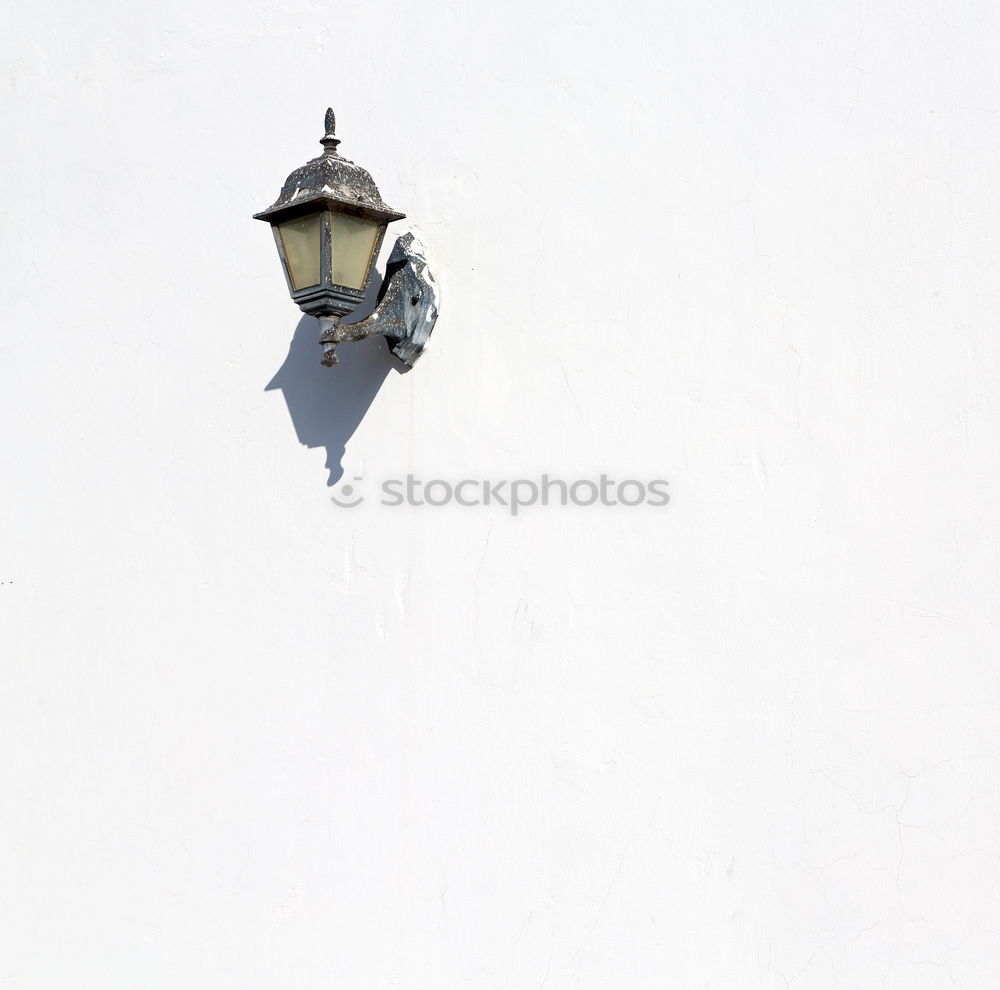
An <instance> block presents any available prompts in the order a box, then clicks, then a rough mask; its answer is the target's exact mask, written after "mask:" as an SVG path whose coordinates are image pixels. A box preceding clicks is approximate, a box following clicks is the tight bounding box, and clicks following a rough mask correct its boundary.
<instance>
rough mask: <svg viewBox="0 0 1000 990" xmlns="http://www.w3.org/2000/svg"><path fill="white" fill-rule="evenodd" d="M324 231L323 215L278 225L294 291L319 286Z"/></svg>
mask: <svg viewBox="0 0 1000 990" xmlns="http://www.w3.org/2000/svg"><path fill="white" fill-rule="evenodd" d="M322 230H323V214H322V213H311V214H309V216H307V217H299V218H298V219H297V220H286V221H285V222H284V223H283V224H279V225H278V233H279V234H280V235H281V244H282V246H283V247H284V249H285V258H286V259H287V261H288V277H289V278H290V279H291V280H292V288H293V289H306V288H308V287H309V286H310V285H319V241H320V234H321V233H322Z"/></svg>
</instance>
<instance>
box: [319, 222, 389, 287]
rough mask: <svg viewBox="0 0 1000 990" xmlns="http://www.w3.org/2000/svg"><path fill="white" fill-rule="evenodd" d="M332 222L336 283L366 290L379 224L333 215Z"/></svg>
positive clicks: (334, 279)
mask: <svg viewBox="0 0 1000 990" xmlns="http://www.w3.org/2000/svg"><path fill="white" fill-rule="evenodd" d="M330 220H331V222H332V225H333V281H334V282H335V283H336V284H337V285H346V286H347V287H348V288H349V289H363V288H364V287H365V282H366V281H367V278H368V266H369V265H370V264H371V260H372V253H373V252H374V250H375V239H376V238H377V237H378V229H379V224H378V223H377V222H376V221H374V220H366V219H365V218H364V217H355V216H351V215H350V214H347V213H331V214H330Z"/></svg>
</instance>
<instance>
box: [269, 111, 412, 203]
mask: <svg viewBox="0 0 1000 990" xmlns="http://www.w3.org/2000/svg"><path fill="white" fill-rule="evenodd" d="M336 127H337V120H336V117H335V116H334V113H333V109H332V108H328V109H327V111H326V133H325V134H324V135H323V137H322V138H320V144H322V145H323V154H322V155H320V156H319V157H318V158H314V159H312V161H309V162H306V164H305V165H301V166H300V167H299V168H297V169H295V171H294V172H292V174H291V175H289V176H288V178H287V179H285V184H284V185H283V186H282V187H281V195H280V196H279V197H278V199H277V200H276V201H275V202H274V203H273V204H272V205H271V206H269V207H268V208H267V209H266V210H263V211H261V212H260V213H255V214H254V219H255V220H267V221H269V222H270V223H280V222H281V221H282V220H287V219H291V218H292V217H296V216H301V215H302V214H305V213H314V212H315V211H316V210H317V209H323V207H324V206H333V207H334V208H337V209H340V210H343V211H345V212H348V213H355V214H357V215H359V216H364V217H370V218H371V219H373V220H381V221H382V222H383V223H390V222H391V221H393V220H402V219H403V218H404V217H405V215H406V214H405V213H397V212H396V211H395V210H394V209H392V207H391V206H387V205H386V204H385V203H384V202H383V201H382V195H381V193H379V191H378V186H376V185H375V180H374V179H373V178H372V177H371V175H369V173H368V171H367V170H366V169H363V168H362V167H361V166H360V165H355V164H354V162H352V161H348V160H347V159H346V158H342V157H341V156H340V155H339V154H338V152H337V145H338V144H340V138H338V137H337V135H336Z"/></svg>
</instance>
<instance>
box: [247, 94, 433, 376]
mask: <svg viewBox="0 0 1000 990" xmlns="http://www.w3.org/2000/svg"><path fill="white" fill-rule="evenodd" d="M324 123H325V133H324V135H323V137H322V138H321V139H320V143H321V144H322V145H323V154H322V155H320V156H319V157H318V158H313V159H312V160H311V161H309V162H307V163H306V164H305V165H302V166H301V167H300V168H297V169H295V171H294V172H292V174H291V175H289V176H288V178H287V179H286V180H285V184H284V185H283V186H282V188H281V194H280V195H279V196H278V198H277V200H275V202H274V203H273V204H272V205H271V206H269V207H268V208H267V209H266V210H262V211H261V212H260V213H255V214H254V219H256V220H265V221H267V222H268V223H270V224H271V227H272V230H273V232H274V242H275V244H276V245H277V248H278V255H279V257H280V258H281V264H282V268H283V269H284V272H285V280H286V282H287V284H288V292H289V295H290V296H291V297H292V300H293V301H294V302H295V303H296V304H297V305H298V307H299V308H300V309H301V310H302V311H303V312H304V313H308V314H310V315H311V316H316V317H318V318H319V320H320V327H321V330H322V336H321V337H320V343H321V344H323V347H324V354H323V359H322V360H323V364H325V365H328V366H330V365H334V364H336V363H337V344H340V343H344V342H345V341H351V340H361V339H363V338H364V337H368V336H371V335H375V334H382V335H384V336H385V337H386V338H387V339H388V340H389V342H390V345H391V347H392V351H393V353H394V354H395V355H396V356H397V357H398V358H399V359H400V360H401V361H402V362H403V363H404V364H405V365H406V366H407V367H408V368H412V367H413V365H414V363H415V362H416V360H417V358H418V357H419V356H420V353H421V351H422V350H423V348H424V345H425V344H426V342H427V339H428V337H430V335H431V331H432V330H433V329H434V322H435V321H436V320H437V314H438V293H437V284H436V283H435V281H434V276H433V275H432V274H431V273H430V271H429V269H428V268H427V254H426V250H425V248H424V246H423V245H422V244H421V242H420V241H419V240H418V239H417V238H416V237H414V235H413V234H404V235H403V236H402V237H400V238H398V239H397V241H396V244H395V247H394V248H393V251H392V254H391V256H390V257H389V262H388V264H387V266H386V275H385V280H384V281H383V284H382V287H381V289H380V290H379V296H378V305H377V307H376V309H375V311H374V312H373V313H372V314H371V316H369V317H368V318H367V319H365V320H362V321H361V322H359V323H353V324H348V325H346V326H343V325H341V324H340V319H341V317H343V316H347V315H348V314H349V313H352V312H354V310H355V309H357V308H358V306H359V305H360V303H361V301H362V299H363V298H364V295H365V291H364V289H352V288H350V287H349V286H345V285H338V284H337V283H335V282H333V281H332V266H331V264H330V250H331V226H330V225H331V220H330V216H331V214H332V213H350V214H354V215H356V216H360V217H366V218H368V219H370V220H374V221H376V222H377V223H378V225H379V226H378V232H377V235H376V238H375V246H374V249H373V251H372V256H371V258H370V260H369V263H368V264H369V267H368V273H367V275H366V285H367V282H368V281H370V280H371V272H372V268H373V266H374V262H375V259H376V258H377V257H378V253H379V248H380V247H381V246H382V240H383V238H384V236H385V229H386V226H387V225H388V224H389V223H392V222H393V221H394V220H402V219H404V217H405V214H403V213H398V212H397V211H396V210H393V209H392V208H391V207H390V206H388V205H386V203H385V202H384V201H383V200H382V195H381V193H379V191H378V187H377V186H376V185H375V181H374V180H373V179H372V177H371V175H370V174H369V173H368V172H367V171H366V170H365V169H363V168H362V167H361V166H360V165H355V164H354V162H352V161H348V159H346V158H342V157H341V155H340V154H339V153H338V151H337V146H338V145H339V144H340V138H338V137H337V135H336V128H337V120H336V117H335V116H334V113H333V109H332V108H328V109H327V111H326V118H325V121H324ZM311 213H321V214H322V226H321V234H320V282H319V284H317V285H310V286H307V287H305V288H302V289H296V288H295V287H294V286H293V285H292V282H291V277H290V274H289V267H288V259H287V257H286V255H285V247H284V244H283V243H282V240H281V235H280V233H279V231H278V226H279V224H282V223H284V222H285V221H286V220H292V219H295V218H296V217H300V216H305V215H307V214H311Z"/></svg>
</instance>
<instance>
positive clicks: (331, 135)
mask: <svg viewBox="0 0 1000 990" xmlns="http://www.w3.org/2000/svg"><path fill="white" fill-rule="evenodd" d="M325 126H326V133H325V134H324V135H323V136H322V137H321V138H320V139H319V143H320V144H321V145H323V147H324V148H326V151H325V152H324V154H327V155H335V154H337V145H338V144H340V138H339V137H337V134H336V130H337V117H336V114H334V112H333V107H327V108H326V122H325Z"/></svg>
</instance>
